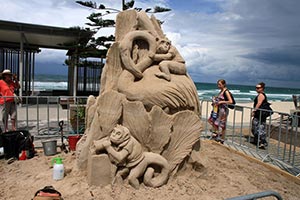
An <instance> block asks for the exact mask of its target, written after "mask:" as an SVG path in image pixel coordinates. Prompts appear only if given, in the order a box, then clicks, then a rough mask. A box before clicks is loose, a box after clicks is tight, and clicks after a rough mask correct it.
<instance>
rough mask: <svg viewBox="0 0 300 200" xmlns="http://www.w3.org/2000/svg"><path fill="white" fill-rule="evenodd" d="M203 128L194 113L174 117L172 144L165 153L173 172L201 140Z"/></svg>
mask: <svg viewBox="0 0 300 200" xmlns="http://www.w3.org/2000/svg"><path fill="white" fill-rule="evenodd" d="M201 128H202V124H201V121H200V119H199V117H198V116H197V115H196V114H195V113H194V112H192V111H183V112H179V113H177V114H175V115H174V118H173V133H172V135H171V140H170V144H169V146H168V148H167V150H166V151H165V152H164V153H163V156H164V157H165V158H166V159H167V160H168V162H169V164H170V169H171V171H173V170H174V169H175V168H176V167H177V165H178V164H180V163H181V162H182V161H183V159H184V158H185V157H186V156H187V155H188V154H189V153H190V152H191V150H192V147H193V145H194V144H195V143H196V142H197V141H198V140H199V139H200V131H201Z"/></svg>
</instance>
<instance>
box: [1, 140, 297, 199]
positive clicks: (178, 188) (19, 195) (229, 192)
mask: <svg viewBox="0 0 300 200" xmlns="http://www.w3.org/2000/svg"><path fill="white" fill-rule="evenodd" d="M61 157H63V158H64V165H65V169H66V171H67V175H66V177H65V178H64V179H63V180H61V181H54V180H52V168H51V159H52V158H53V157H52V156H44V155H43V152H39V153H38V155H37V156H35V157H34V158H32V159H30V160H25V161H15V162H13V163H12V164H9V165H8V164H7V162H6V160H4V159H2V160H1V161H0V173H1V180H0V184H1V187H0V199H10V200H13V199H18V200H19V199H31V198H32V197H33V195H34V193H35V192H36V191H37V190H38V189H41V188H43V187H44V186H47V185H52V186H54V188H56V189H57V190H58V191H60V192H61V193H62V195H63V197H64V199H72V200H76V199H105V200H106V199H107V200H108V199H122V200H126V199H164V200H168V199H202V200H205V199H225V198H230V197H235V196H239V195H245V194H251V193H256V192H261V191H265V190H274V191H276V192H278V193H279V194H280V195H281V196H282V197H283V198H284V199H289V200H293V199H294V200H296V199H299V197H300V181H299V179H297V178H293V177H290V176H287V175H286V174H285V173H278V172H276V170H272V168H270V167H265V164H264V165H261V164H258V163H257V162H254V161H253V160H251V159H246V158H245V157H244V156H241V155H239V154H237V153H235V152H234V151H232V150H230V149H228V148H226V147H224V146H222V145H219V144H216V143H214V142H210V141H202V147H201V152H200V159H199V166H198V168H197V169H196V170H194V169H186V170H185V171H182V172H181V173H179V174H178V175H177V176H176V177H174V178H172V179H171V180H169V183H168V184H167V185H165V186H163V187H160V188H157V189H153V188H149V187H145V186H144V185H141V187H140V189H139V190H135V189H133V188H132V187H131V186H129V185H128V184H123V185H114V186H106V187H103V188H101V187H94V186H93V187H89V186H88V184H87V181H86V177H85V176H84V175H83V174H82V172H79V171H77V170H75V167H74V166H75V165H74V163H75V155H74V153H73V154H72V153H68V154H61Z"/></svg>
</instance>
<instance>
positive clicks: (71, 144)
mask: <svg viewBox="0 0 300 200" xmlns="http://www.w3.org/2000/svg"><path fill="white" fill-rule="evenodd" d="M80 137H81V136H80V135H75V136H69V137H68V140H69V148H70V150H71V151H76V144H77V142H78V141H79V139H80Z"/></svg>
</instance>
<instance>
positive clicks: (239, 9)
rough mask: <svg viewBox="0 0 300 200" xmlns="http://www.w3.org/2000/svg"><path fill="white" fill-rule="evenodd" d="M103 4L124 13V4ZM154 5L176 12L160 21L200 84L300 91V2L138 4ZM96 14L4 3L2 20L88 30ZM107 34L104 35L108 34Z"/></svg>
mask: <svg viewBox="0 0 300 200" xmlns="http://www.w3.org/2000/svg"><path fill="white" fill-rule="evenodd" d="M101 3H103V4H105V5H107V6H111V7H114V8H115V7H117V8H120V7H121V1H110V0H105V1H101ZM153 5H159V6H163V7H169V8H171V9H172V11H171V12H168V13H161V14H155V16H156V17H157V18H158V19H160V20H162V21H164V23H163V25H162V28H163V31H164V32H165V33H166V35H167V37H168V38H169V39H170V40H171V41H172V44H173V45H174V46H175V47H176V48H177V49H178V50H179V52H180V53H181V55H182V56H183V57H184V58H185V60H186V65H187V68H188V72H189V74H190V75H191V76H192V78H193V80H194V81H199V82H212V83H215V82H216V80H217V79H219V78H224V79H226V81H227V82H229V83H237V84H251V85H253V84H256V83H257V82H259V81H265V82H266V83H267V85H272V86H286V87H298V88H299V85H300V79H299V78H298V77H297V74H300V71H299V68H300V65H299V62H300V61H299V58H300V53H299V46H300V37H299V35H300V20H299V19H300V12H299V11H298V9H299V7H300V1H295V0H285V1H282V0H272V1H270V0H251V1H246V0H231V1H225V0H189V1H180V0H176V1H173V0H172V1H170V0H150V1H143V0H136V4H135V6H136V7H142V8H147V7H153ZM94 11H95V10H91V9H88V8H86V7H83V6H80V5H79V4H76V3H75V1H68V0H48V1H39V0H30V2H29V1H23V0H14V1H3V2H2V6H1V8H0V19H2V20H11V21H20V22H26V23H38V24H44V25H51V26H64V27H70V26H81V27H83V26H85V23H86V22H88V20H87V19H86V17H87V16H88V15H89V14H90V13H92V12H94ZM103 31H104V32H101V33H99V34H102V33H103V34H106V32H105V30H103ZM111 32H112V31H111ZM58 53H59V54H60V56H63V57H64V56H65V53H64V52H58ZM46 54H47V55H44V51H42V53H40V54H39V55H38V56H37V57H40V59H41V60H47V61H48V60H51V59H54V57H55V54H54V53H53V54H51V53H48V51H46ZM57 55H58V54H57ZM60 56H58V57H59V59H60ZM54 60H55V59H54ZM63 60H64V59H63Z"/></svg>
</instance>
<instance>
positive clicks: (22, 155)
mask: <svg viewBox="0 0 300 200" xmlns="http://www.w3.org/2000/svg"><path fill="white" fill-rule="evenodd" d="M26 159H27V156H26V151H25V150H23V151H22V154H21V156H20V157H19V160H26Z"/></svg>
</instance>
